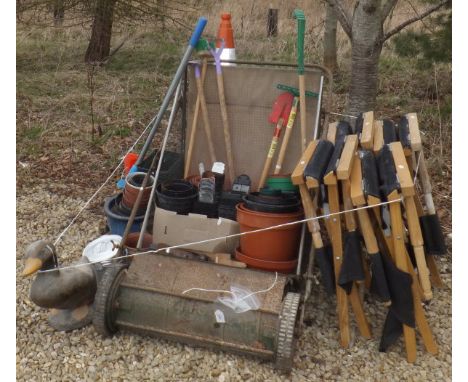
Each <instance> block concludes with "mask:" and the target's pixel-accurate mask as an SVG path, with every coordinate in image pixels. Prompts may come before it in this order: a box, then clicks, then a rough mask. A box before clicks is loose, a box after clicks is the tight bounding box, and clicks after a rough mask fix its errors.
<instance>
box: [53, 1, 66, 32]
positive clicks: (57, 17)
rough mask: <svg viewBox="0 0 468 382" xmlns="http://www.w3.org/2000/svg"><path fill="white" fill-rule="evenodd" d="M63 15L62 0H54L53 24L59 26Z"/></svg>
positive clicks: (63, 6)
mask: <svg viewBox="0 0 468 382" xmlns="http://www.w3.org/2000/svg"><path fill="white" fill-rule="evenodd" d="M64 17H65V5H64V4H63V0H55V1H54V26H56V27H59V26H62V24H63V19H64Z"/></svg>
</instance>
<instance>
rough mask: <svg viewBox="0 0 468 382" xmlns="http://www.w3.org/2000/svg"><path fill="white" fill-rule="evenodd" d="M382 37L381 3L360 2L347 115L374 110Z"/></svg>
mask: <svg viewBox="0 0 468 382" xmlns="http://www.w3.org/2000/svg"><path fill="white" fill-rule="evenodd" d="M382 38H383V23H382V21H381V14H380V1H379V0H366V1H360V2H359V3H358V5H357V7H356V9H355V11H354V17H353V23H352V52H351V86H350V91H349V99H348V113H350V114H352V115H357V114H359V113H361V112H366V111H369V110H373V108H374V107H375V99H376V97H377V91H378V85H379V58H380V53H381V52H382V45H383V42H382Z"/></svg>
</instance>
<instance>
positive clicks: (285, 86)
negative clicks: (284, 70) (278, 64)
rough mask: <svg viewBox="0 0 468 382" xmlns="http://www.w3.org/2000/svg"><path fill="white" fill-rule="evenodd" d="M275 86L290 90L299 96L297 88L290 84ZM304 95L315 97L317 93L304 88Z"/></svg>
mask: <svg viewBox="0 0 468 382" xmlns="http://www.w3.org/2000/svg"><path fill="white" fill-rule="evenodd" d="M276 88H277V89H279V90H284V91H287V92H290V93H291V94H292V95H293V96H295V97H298V96H299V90H298V89H296V88H293V87H292V86H288V85H283V84H277V85H276ZM305 95H306V96H307V97H315V98H317V97H318V93H315V92H311V91H309V90H306V92H305Z"/></svg>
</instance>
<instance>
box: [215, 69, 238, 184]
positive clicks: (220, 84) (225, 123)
mask: <svg viewBox="0 0 468 382" xmlns="http://www.w3.org/2000/svg"><path fill="white" fill-rule="evenodd" d="M216 80H217V82H218V95H219V106H220V108H221V119H222V121H223V130H224V142H225V144H226V157H227V162H228V167H229V179H230V180H231V185H232V184H233V183H234V178H235V175H236V171H235V169H234V158H233V155H232V144H231V133H230V129H229V120H228V114H227V109H226V98H225V96H224V81H223V74H222V73H219V74H217V75H216Z"/></svg>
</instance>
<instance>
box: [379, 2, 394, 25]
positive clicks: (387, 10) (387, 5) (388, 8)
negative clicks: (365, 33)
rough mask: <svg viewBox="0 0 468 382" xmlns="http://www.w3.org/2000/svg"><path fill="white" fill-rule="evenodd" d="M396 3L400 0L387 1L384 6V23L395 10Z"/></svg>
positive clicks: (382, 16)
mask: <svg viewBox="0 0 468 382" xmlns="http://www.w3.org/2000/svg"><path fill="white" fill-rule="evenodd" d="M396 3H398V0H387V2H386V3H385V4H384V5H382V14H381V18H382V22H383V21H385V19H386V18H387V17H388V15H389V14H390V12H391V11H392V9H393V8H395V5H396Z"/></svg>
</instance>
